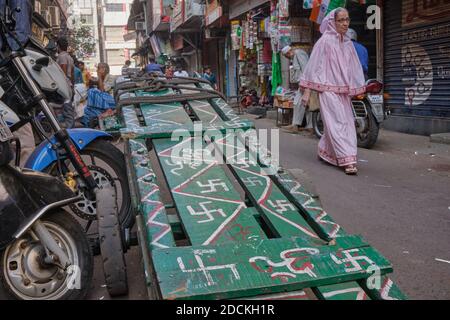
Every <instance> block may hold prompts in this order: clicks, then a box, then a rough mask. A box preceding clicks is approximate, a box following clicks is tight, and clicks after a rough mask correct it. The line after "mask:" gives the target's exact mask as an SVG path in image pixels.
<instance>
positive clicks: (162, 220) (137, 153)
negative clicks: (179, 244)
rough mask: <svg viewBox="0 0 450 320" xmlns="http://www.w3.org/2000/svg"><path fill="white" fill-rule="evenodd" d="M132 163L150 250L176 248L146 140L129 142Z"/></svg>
mask: <svg viewBox="0 0 450 320" xmlns="http://www.w3.org/2000/svg"><path fill="white" fill-rule="evenodd" d="M127 143H128V144H129V150H130V152H131V162H132V164H133V167H134V176H135V177H136V182H137V190H138V196H139V198H140V200H141V205H140V212H141V213H142V215H143V217H144V222H145V225H146V228H147V239H148V240H149V243H148V244H147V245H148V248H149V250H150V251H151V250H153V249H155V248H166V247H173V246H175V240H174V238H173V234H172V231H171V228H170V225H169V221H168V219H167V215H166V211H165V208H164V204H163V203H162V202H161V198H160V193H159V187H158V185H157V184H156V175H155V174H154V172H153V170H152V169H151V165H150V158H149V156H148V150H147V148H146V146H145V141H144V140H128V142H127Z"/></svg>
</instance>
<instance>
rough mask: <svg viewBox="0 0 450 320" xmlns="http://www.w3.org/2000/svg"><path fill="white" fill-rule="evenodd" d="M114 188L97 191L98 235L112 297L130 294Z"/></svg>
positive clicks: (109, 291)
mask: <svg viewBox="0 0 450 320" xmlns="http://www.w3.org/2000/svg"><path fill="white" fill-rule="evenodd" d="M111 189H112V187H103V188H102V189H97V190H96V197H97V204H98V205H97V217H98V234H99V237H100V252H101V255H102V260H103V271H104V274H105V282H106V288H107V290H108V293H109V295H110V296H112V297H115V296H122V295H126V294H127V293H128V281H127V268H126V264H125V256H124V252H123V247H122V245H123V243H122V232H121V230H120V225H119V220H118V218H117V207H116V205H115V200H114V197H113V196H112V195H111V193H112V192H111Z"/></svg>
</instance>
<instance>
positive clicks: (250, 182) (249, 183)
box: [242, 177, 264, 187]
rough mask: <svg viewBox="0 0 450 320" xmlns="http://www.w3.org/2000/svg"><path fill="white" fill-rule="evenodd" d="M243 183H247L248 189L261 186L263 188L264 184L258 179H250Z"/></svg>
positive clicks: (244, 180)
mask: <svg viewBox="0 0 450 320" xmlns="http://www.w3.org/2000/svg"><path fill="white" fill-rule="evenodd" d="M242 181H243V182H244V183H245V185H246V186H247V187H254V186H256V185H260V186H263V185H264V182H262V181H261V180H260V179H259V178H257V177H248V178H246V179H242Z"/></svg>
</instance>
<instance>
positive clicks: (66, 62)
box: [56, 37, 74, 83]
mask: <svg viewBox="0 0 450 320" xmlns="http://www.w3.org/2000/svg"><path fill="white" fill-rule="evenodd" d="M57 45H58V57H57V58H56V63H58V64H59V66H60V67H61V69H62V70H63V72H64V74H65V75H66V77H67V79H69V80H70V82H71V83H73V80H74V75H73V72H74V61H73V58H72V57H71V56H70V54H69V53H68V52H67V48H68V47H69V42H68V41H67V39H66V38H64V37H61V38H59V39H58V41H57Z"/></svg>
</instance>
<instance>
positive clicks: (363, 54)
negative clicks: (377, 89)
mask: <svg viewBox="0 0 450 320" xmlns="http://www.w3.org/2000/svg"><path fill="white" fill-rule="evenodd" d="M347 36H348V37H349V38H350V39H351V40H352V42H353V46H354V47H355V50H356V53H357V54H358V58H359V62H361V66H362V68H363V72H364V79H365V80H368V79H369V76H368V73H369V53H368V51H367V49H366V47H364V46H363V45H362V44H361V43H359V42H358V34H357V33H356V31H355V30H353V29H348V31H347Z"/></svg>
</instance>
